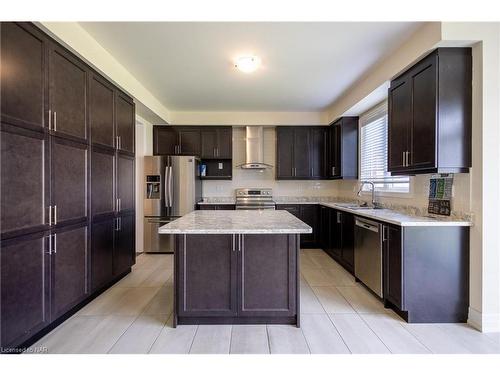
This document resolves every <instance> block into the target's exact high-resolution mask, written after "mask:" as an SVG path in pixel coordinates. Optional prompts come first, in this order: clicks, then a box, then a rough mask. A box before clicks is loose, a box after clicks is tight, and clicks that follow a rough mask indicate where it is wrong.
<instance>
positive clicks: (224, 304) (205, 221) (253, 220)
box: [158, 210, 312, 327]
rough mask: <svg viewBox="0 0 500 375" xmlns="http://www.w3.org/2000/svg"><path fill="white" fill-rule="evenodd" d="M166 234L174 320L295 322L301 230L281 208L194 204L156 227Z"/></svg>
mask: <svg viewBox="0 0 500 375" xmlns="http://www.w3.org/2000/svg"><path fill="white" fill-rule="evenodd" d="M158 232H159V233H160V235H161V234H173V235H174V237H175V241H174V242H175V251H174V300H175V303H174V315H173V326H174V327H177V325H178V324H294V325H296V326H297V327H298V326H299V325H300V298H299V290H300V287H299V280H300V279H299V275H300V274H299V250H300V234H301V233H311V232H312V228H311V227H310V226H309V225H307V224H306V223H304V222H302V221H301V220H299V219H298V218H296V217H295V216H293V215H292V214H290V213H289V212H287V211H275V210H266V211H264V210H262V211H261V210H248V211H236V210H231V211H229V210H215V211H193V212H191V213H189V214H187V215H185V216H183V217H181V218H179V219H177V220H175V221H173V222H171V223H169V224H166V225H164V226H162V227H160V228H159V230H158Z"/></svg>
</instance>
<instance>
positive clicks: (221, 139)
mask: <svg viewBox="0 0 500 375" xmlns="http://www.w3.org/2000/svg"><path fill="white" fill-rule="evenodd" d="M232 157H233V130H232V128H231V127H230V126H224V127H208V126H207V127H206V128H205V127H202V128H201V158H202V159H232Z"/></svg>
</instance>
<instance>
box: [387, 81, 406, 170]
mask: <svg viewBox="0 0 500 375" xmlns="http://www.w3.org/2000/svg"><path fill="white" fill-rule="evenodd" d="M410 110H411V90H410V83H409V81H408V79H407V78H406V77H403V78H401V79H399V80H396V81H394V82H392V83H391V87H390V88H389V108H388V111H389V117H388V124H389V125H388V135H387V136H388V138H387V143H388V163H389V165H388V171H389V172H397V171H402V170H404V169H405V168H406V167H405V156H404V153H405V152H406V151H408V134H409V124H410V121H411V116H410V114H411V112H410Z"/></svg>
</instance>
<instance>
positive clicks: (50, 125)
mask: <svg viewBox="0 0 500 375" xmlns="http://www.w3.org/2000/svg"><path fill="white" fill-rule="evenodd" d="M49 130H52V111H51V110H50V109H49Z"/></svg>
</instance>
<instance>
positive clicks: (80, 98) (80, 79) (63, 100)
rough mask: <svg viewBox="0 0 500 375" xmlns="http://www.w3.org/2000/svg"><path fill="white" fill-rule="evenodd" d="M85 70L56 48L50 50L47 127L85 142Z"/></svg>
mask: <svg viewBox="0 0 500 375" xmlns="http://www.w3.org/2000/svg"><path fill="white" fill-rule="evenodd" d="M87 77H88V68H87V67H86V66H85V65H84V64H83V63H82V62H81V61H80V60H79V59H77V58H76V57H74V55H73V54H71V53H69V52H67V51H66V50H65V49H64V48H62V47H59V46H58V45H56V44H50V49H49V113H48V115H49V124H50V125H49V126H50V128H51V130H52V131H54V132H57V133H63V134H66V135H69V136H73V137H77V138H80V139H83V140H87V134H88V130H87Z"/></svg>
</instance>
